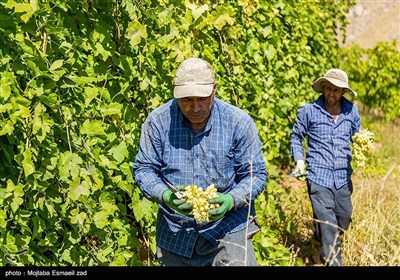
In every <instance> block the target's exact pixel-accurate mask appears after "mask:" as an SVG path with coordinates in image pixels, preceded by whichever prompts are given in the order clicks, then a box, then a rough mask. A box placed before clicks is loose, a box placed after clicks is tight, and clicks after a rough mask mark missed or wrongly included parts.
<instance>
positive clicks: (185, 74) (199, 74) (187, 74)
mask: <svg viewBox="0 0 400 280" xmlns="http://www.w3.org/2000/svg"><path fill="white" fill-rule="evenodd" d="M214 82H215V74H214V71H213V70H212V68H211V65H210V64H209V63H208V62H207V61H205V60H202V59H200V58H188V59H186V60H184V61H183V62H182V63H181V65H179V67H178V69H177V70H176V73H175V78H174V85H175V86H185V85H208V84H213V83H214Z"/></svg>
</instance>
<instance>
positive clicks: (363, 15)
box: [344, 0, 400, 49]
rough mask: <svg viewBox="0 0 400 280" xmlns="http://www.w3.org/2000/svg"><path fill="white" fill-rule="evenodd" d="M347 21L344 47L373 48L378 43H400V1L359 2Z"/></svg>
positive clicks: (377, 0) (376, 0)
mask: <svg viewBox="0 0 400 280" xmlns="http://www.w3.org/2000/svg"><path fill="white" fill-rule="evenodd" d="M347 19H348V20H349V26H347V28H346V39H345V42H344V45H350V44H352V43H356V44H358V45H360V46H361V47H363V48H373V47H375V45H376V43H377V42H387V41H390V40H392V39H396V40H397V42H399V41H400V0H389V1H383V0H374V1H371V0H369V1H357V4H356V6H355V7H353V8H352V9H351V10H350V12H349V14H348V16H347ZM398 48H399V49H400V46H399V44H398Z"/></svg>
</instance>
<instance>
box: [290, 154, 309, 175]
mask: <svg viewBox="0 0 400 280" xmlns="http://www.w3.org/2000/svg"><path fill="white" fill-rule="evenodd" d="M306 174H307V172H306V164H305V162H304V160H302V159H299V160H298V161H297V162H296V167H295V169H294V170H293V172H292V173H290V176H293V177H296V178H297V179H300V178H301V177H302V178H304V177H305V176H306Z"/></svg>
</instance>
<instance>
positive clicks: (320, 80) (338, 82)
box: [312, 77, 357, 96]
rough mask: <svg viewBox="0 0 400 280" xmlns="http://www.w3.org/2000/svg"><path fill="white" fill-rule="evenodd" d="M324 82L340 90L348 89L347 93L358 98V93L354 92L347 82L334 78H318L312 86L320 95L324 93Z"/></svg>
mask: <svg viewBox="0 0 400 280" xmlns="http://www.w3.org/2000/svg"><path fill="white" fill-rule="evenodd" d="M324 82H329V83H331V84H332V85H334V86H337V87H339V88H344V89H346V91H349V92H351V93H353V94H354V95H355V96H357V92H356V91H354V90H352V89H351V88H350V87H349V86H348V85H347V84H346V83H345V82H343V81H341V80H338V79H333V78H325V77H321V78H318V79H317V80H315V82H314V83H313V85H312V88H313V90H315V91H316V92H318V93H322V85H323V83H324Z"/></svg>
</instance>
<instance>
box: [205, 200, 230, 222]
mask: <svg viewBox="0 0 400 280" xmlns="http://www.w3.org/2000/svg"><path fill="white" fill-rule="evenodd" d="M217 195H218V197H216V198H211V199H210V200H209V201H208V202H209V203H210V204H216V203H217V204H219V207H218V208H213V209H209V210H208V214H209V215H210V217H209V219H210V221H216V220H219V219H221V218H222V217H223V216H224V215H225V213H226V212H228V211H229V210H231V209H232V208H233V197H232V195H230V194H224V193H217Z"/></svg>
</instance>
